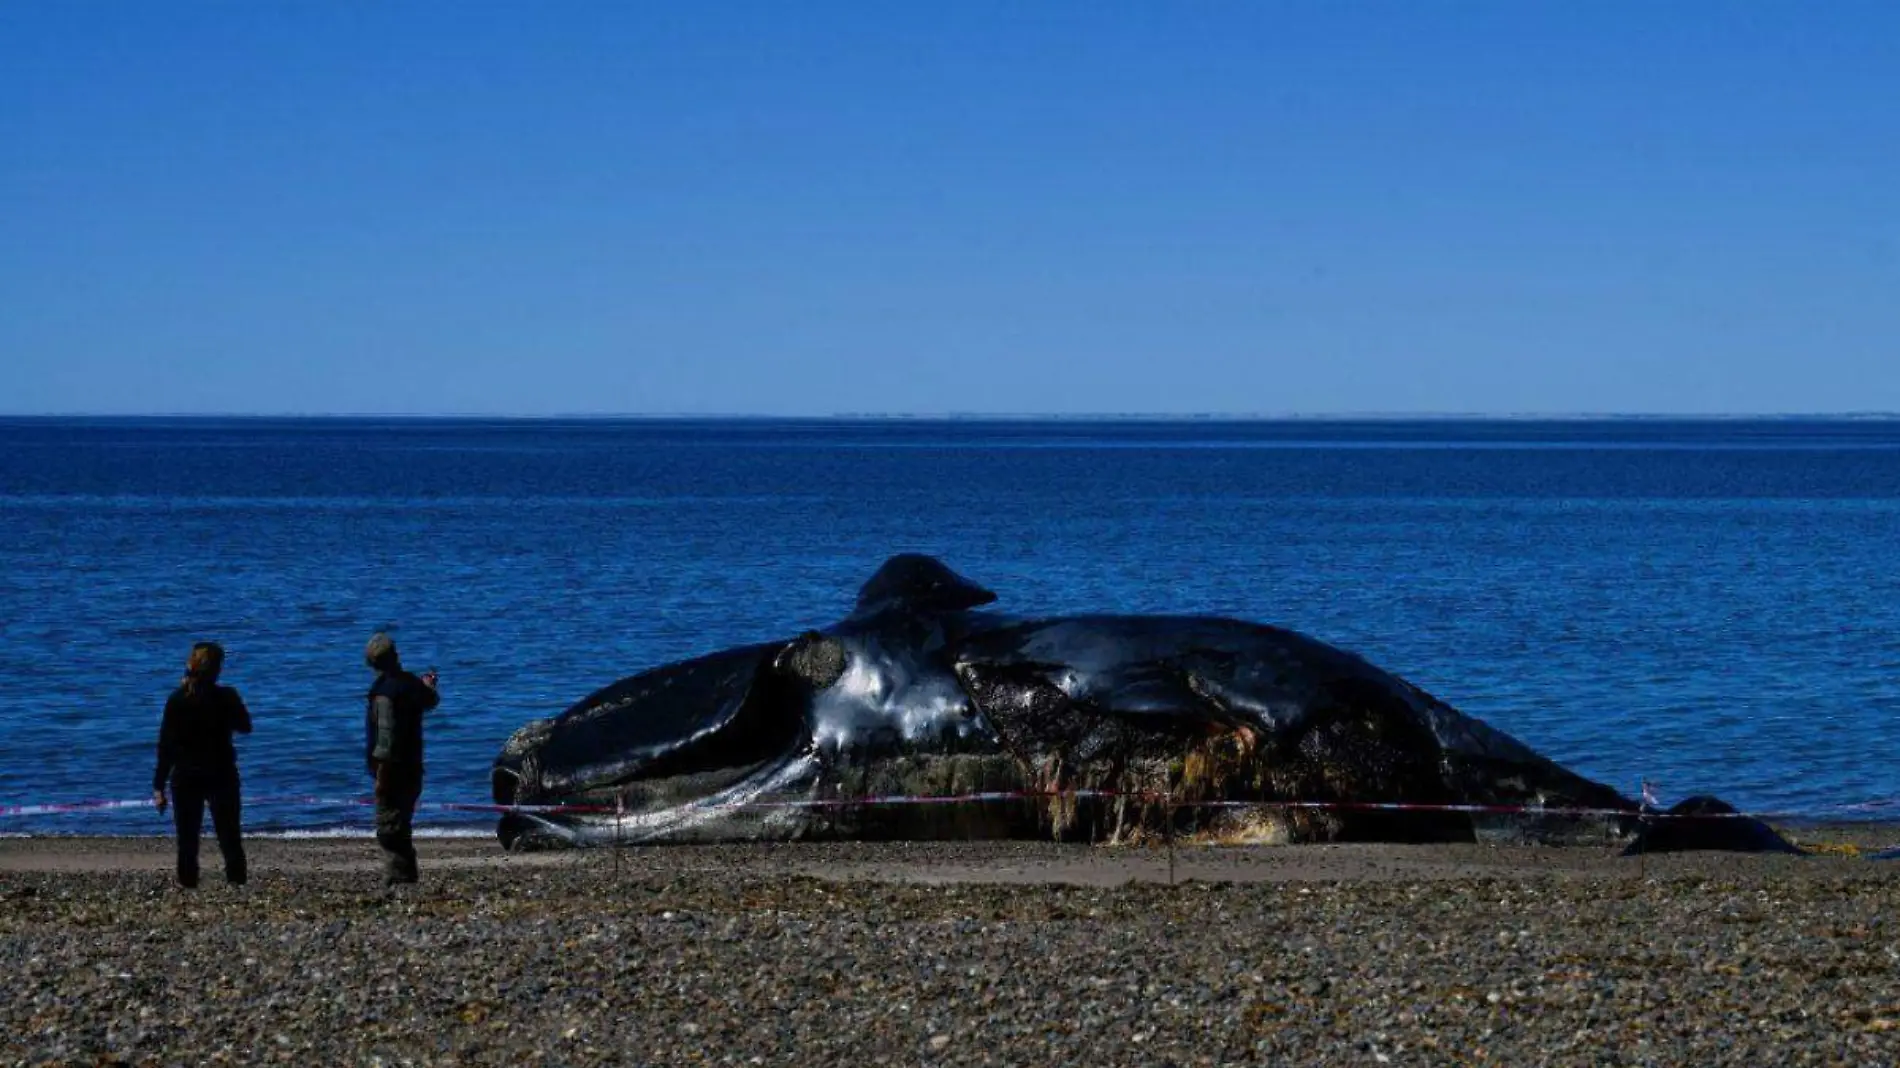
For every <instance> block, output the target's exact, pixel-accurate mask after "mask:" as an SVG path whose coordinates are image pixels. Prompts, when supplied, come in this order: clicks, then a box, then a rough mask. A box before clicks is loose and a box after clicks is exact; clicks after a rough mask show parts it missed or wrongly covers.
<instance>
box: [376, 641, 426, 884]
mask: <svg viewBox="0 0 1900 1068" xmlns="http://www.w3.org/2000/svg"><path fill="white" fill-rule="evenodd" d="M363 657H364V659H365V660H367V661H369V666H370V667H372V668H374V669H375V671H376V681H375V682H373V683H371V684H370V688H369V716H368V720H367V723H366V728H367V737H366V738H365V755H366V756H367V758H368V763H369V773H370V777H371V778H373V779H375V780H376V842H377V844H378V845H380V846H382V847H383V884H384V885H385V886H394V885H395V884H397V883H413V882H415V881H416V847H415V844H414V842H413V841H412V840H411V832H412V830H413V826H414V823H415V818H416V802H417V801H418V800H420V799H421V797H422V717H423V714H424V713H426V712H428V711H429V710H430V709H432V708H434V707H435V705H436V702H437V701H438V700H440V698H439V697H438V696H437V694H436V691H435V682H436V678H435V671H434V670H433V669H431V670H429V671H428V672H425V673H424V674H423V675H422V677H421V678H417V677H416V676H414V675H411V674H410V673H409V672H407V671H404V670H403V669H402V661H401V660H400V659H399V658H398V657H397V655H396V643H395V642H394V641H393V640H391V639H390V637H389V635H387V634H377V635H376V636H375V637H372V638H371V639H370V640H369V647H368V648H367V649H365V650H364V651H363Z"/></svg>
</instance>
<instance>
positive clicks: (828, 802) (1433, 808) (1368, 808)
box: [0, 789, 1900, 819]
mask: <svg viewBox="0 0 1900 1068" xmlns="http://www.w3.org/2000/svg"><path fill="white" fill-rule="evenodd" d="M1058 797H1066V798H1071V799H1075V800H1084V799H1087V800H1107V799H1115V798H1127V799H1133V800H1137V801H1141V802H1143V803H1146V804H1151V805H1163V806H1166V807H1169V808H1201V809H1250V808H1258V809H1267V808H1275V809H1299V810H1307V811H1333V812H1342V811H1350V812H1444V813H1461V814H1466V815H1494V816H1562V817H1639V816H1640V817H1645V818H1648V819H1817V818H1821V817H1823V816H1826V815H1829V814H1837V813H1848V812H1873V811H1878V810H1882V809H1888V808H1894V807H1900V798H1882V799H1879V800H1873V801H1862V802H1857V803H1854V804H1848V805H1838V806H1834V807H1831V808H1825V809H1817V810H1811V811H1806V812H1795V811H1787V812H1723V813H1711V814H1708V815H1697V814H1686V813H1685V814H1674V813H1668V812H1658V811H1654V810H1650V811H1646V812H1644V811H1632V810H1629V809H1618V808H1585V807H1561V806H1543V805H1484V804H1453V803H1436V802H1410V801H1227V800H1206V801H1184V800H1177V799H1174V798H1171V797H1169V796H1168V795H1166V794H1157V793H1152V792H1139V791H1133V792H1131V791H1118V790H1086V789H1085V790H1058V791H1037V790H1000V791H987V792H980V793H968V794H947V795H941V796H930V795H922V796H918V795H907V794H894V795H884V796H873V797H848V798H816V799H790V800H780V801H738V802H731V803H728V804H725V805H719V806H715V807H716V808H720V809H732V810H739V809H831V808H868V807H876V806H889V805H959V804H985V803H990V802H996V801H1031V800H1048V799H1053V798H1058ZM375 803H376V802H375V800H374V799H373V798H368V797H347V798H343V797H317V796H309V795H292V796H278V797H268V796H267V797H255V798H246V799H245V801H244V804H245V806H246V807H257V806H265V805H272V806H283V805H301V806H305V807H309V808H322V807H336V806H353V807H370V806H373V805H375ZM151 804H152V799H151V798H149V797H146V798H140V799H138V800H133V801H119V800H111V801H104V800H102V801H68V802H59V803H47V804H31V805H0V819H10V818H19V817H26V816H53V815H67V814H72V813H81V812H104V811H111V810H115V809H136V808H146V807H149V806H151ZM416 807H417V808H418V809H423V810H429V811H437V812H485V813H492V814H496V815H502V814H508V813H519V814H523V815H578V814H592V815H605V814H612V813H614V812H615V811H616V808H615V806H613V805H500V804H485V803H477V802H466V801H433V802H423V803H421V804H419V805H417V806H416Z"/></svg>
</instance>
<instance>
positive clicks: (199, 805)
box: [172, 775, 205, 889]
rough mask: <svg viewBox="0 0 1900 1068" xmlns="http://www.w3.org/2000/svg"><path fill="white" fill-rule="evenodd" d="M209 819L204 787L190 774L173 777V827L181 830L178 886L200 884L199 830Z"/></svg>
mask: <svg viewBox="0 0 1900 1068" xmlns="http://www.w3.org/2000/svg"><path fill="white" fill-rule="evenodd" d="M204 822H205V795H204V788H203V786H202V785H201V784H200V783H199V782H198V781H197V780H196V779H194V778H193V777H192V776H190V775H174V776H172V826H173V827H174V828H176V829H177V831H178V885H179V886H182V887H185V888H187V889H189V888H191V887H194V886H197V885H198V833H199V831H200V829H201V828H203V827H204Z"/></svg>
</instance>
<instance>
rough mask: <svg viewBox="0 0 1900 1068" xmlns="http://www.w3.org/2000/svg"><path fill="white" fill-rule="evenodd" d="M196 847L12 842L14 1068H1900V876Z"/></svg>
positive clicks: (1453, 860) (1693, 864) (1577, 858)
mask: <svg viewBox="0 0 1900 1068" xmlns="http://www.w3.org/2000/svg"><path fill="white" fill-rule="evenodd" d="M165 848H166V843H164V842H162V841H159V842H152V843H149V844H145V845H127V844H126V843H124V842H118V843H112V844H99V843H90V844H89V843H84V842H71V841H67V842H64V843H62V842H58V841H55V842H52V843H50V844H49V843H48V842H45V841H25V842H21V841H15V842H0V969H4V973H5V975H6V977H7V987H8V991H7V995H6V997H5V999H4V1002H3V1003H0V1064H40V1063H48V1062H50V1063H56V1064H88V1065H90V1064H117V1063H125V1064H146V1063H153V1064H170V1063H241V1064H256V1063H277V1062H287V1063H297V1064H374V1063H383V1064H507V1065H515V1064H576V1065H578V1064H609V1063H612V1064H641V1063H651V1064H705V1063H712V1064H794V1063H795V1064H852V1065H875V1064H891V1065H908V1064H1025V1065H1052V1064H1079V1065H1123V1064H1155V1065H1166V1064H1178V1065H1190V1064H1259V1063H1327V1064H1388V1063H1389V1064H1476V1063H1486V1064H1510V1065H1524V1064H1593V1065H1595V1064H1659V1065H1660V1064H1687V1065H1723V1064H1734V1065H1765V1064H1852V1065H1863V1064H1864V1065H1892V1064H1895V1063H1897V1062H1900V919H1896V918H1894V917H1897V916H1900V864H1888V863H1875V862H1868V861H1864V860H1853V859H1847V858H1842V857H1820V858H1810V859H1795V858H1765V857H1733V856H1699V857H1691V858H1682V857H1669V858H1655V859H1652V860H1650V861H1647V862H1646V863H1644V864H1643V865H1640V866H1639V865H1638V864H1637V863H1636V862H1635V861H1630V860H1617V859H1612V858H1608V857H1605V856H1604V855H1602V854H1601V853H1593V852H1588V851H1580V850H1530V849H1515V850H1513V849H1494V848H1487V847H1430V848H1416V847H1415V848H1409V849H1408V848H1402V847H1340V846H1333V847H1283V848H1279V849H1222V850H1217V851H1210V850H1190V851H1183V852H1182V853H1181V854H1180V857H1179V862H1178V868H1177V873H1178V874H1182V875H1186V876H1189V877H1190V880H1191V881H1186V882H1182V883H1179V884H1177V885H1172V886H1170V885H1168V884H1167V883H1166V882H1165V881H1153V880H1155V879H1165V873H1166V861H1165V854H1161V853H1159V852H1158V851H1140V850H1102V849H1096V850H1089V849H1076V848H1063V847H1054V846H1046V845H1022V844H1016V845H1010V844H983V845H977V844H957V845H930V846H923V845H908V846H906V845H889V846H864V845H860V846H776V847H770V846H760V847H718V848H671V849H652V850H641V851H636V852H630V853H628V854H625V855H624V856H623V857H622V858H621V860H620V864H619V870H618V871H617V872H616V870H615V867H614V865H613V862H612V860H611V858H609V857H608V856H606V855H603V854H598V853H595V854H554V855H538V856H526V857H505V858H503V857H499V856H497V855H496V854H495V853H494V851H493V847H492V846H488V845H486V844H477V843H425V844H424V847H423V852H424V864H425V870H424V883H423V884H422V885H421V886H420V887H417V888H413V889H412V890H409V891H406V892H403V893H399V894H396V895H393V896H386V895H384V894H382V893H381V892H380V891H377V890H375V889H374V888H373V884H374V878H373V871H372V869H371V867H370V863H371V862H370V859H369V857H368V854H369V853H370V852H371V851H372V849H373V847H372V846H371V845H370V843H367V842H362V843H269V842H264V843H258V844H257V845H256V847H255V849H254V852H255V854H256V856H255V863H256V868H257V872H256V875H255V877H254V882H253V884H252V885H251V886H250V887H248V888H246V889H244V890H241V891H233V890H230V889H227V888H225V887H223V886H222V885H220V884H218V883H217V882H216V874H215V872H216V864H215V859H214V858H215V854H214V853H213V854H212V855H208V856H207V857H206V860H207V861H208V862H210V863H208V865H207V871H206V878H207V884H206V887H205V888H203V889H201V890H198V891H196V892H191V893H186V892H181V891H176V890H173V889H171V888H170V887H169V886H167V884H166V881H165V878H164V870H163V869H164V865H165V863H166V854H165V852H164V850H165ZM1211 878H1219V879H1223V880H1230V881H1221V882H1209V881H1204V880H1207V879H1211ZM994 879H1003V880H1005V881H1003V882H996V881H992V880H994ZM1130 880H1133V881H1130Z"/></svg>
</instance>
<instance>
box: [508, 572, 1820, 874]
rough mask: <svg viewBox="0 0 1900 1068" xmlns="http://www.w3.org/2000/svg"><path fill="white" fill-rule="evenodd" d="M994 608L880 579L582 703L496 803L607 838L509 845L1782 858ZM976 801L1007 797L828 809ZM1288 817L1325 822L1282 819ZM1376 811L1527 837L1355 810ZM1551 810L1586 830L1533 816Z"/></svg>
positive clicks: (1276, 660) (1450, 734)
mask: <svg viewBox="0 0 1900 1068" xmlns="http://www.w3.org/2000/svg"><path fill="white" fill-rule="evenodd" d="M994 600H995V594H994V593H992V592H990V591H989V590H987V589H985V588H983V587H982V586H979V585H977V584H976V583H974V582H971V581H970V580H969V579H967V578H964V577H963V576H961V575H958V574H957V573H956V572H954V571H952V570H951V569H949V568H948V567H946V566H945V565H943V564H942V563H941V562H940V561H937V560H936V559H934V558H932V557H927V556H921V555H915V554H906V555H902V556H897V557H893V558H891V560H890V561H888V562H887V563H886V564H885V566H884V567H882V568H880V569H879V571H878V572H877V573H876V574H875V575H873V576H872V578H871V579H870V580H869V581H868V582H866V583H865V585H864V587H863V589H862V590H861V591H860V594H859V597H858V600H857V603H856V605H855V607H854V609H853V611H852V613H851V614H850V615H848V616H847V617H846V618H845V619H843V620H842V621H840V622H839V623H838V624H836V625H834V626H832V627H828V628H825V629H823V630H817V631H808V632H806V633H804V634H801V635H799V636H797V637H795V638H790V639H786V640H782V641H775V642H766V643H760V644H754V645H746V646H739V647H735V648H732V649H728V650H725V651H722V652H716V653H712V654H709V655H706V656H701V657H696V658H693V659H690V660H685V661H680V662H677V663H673V664H667V665H663V666H660V667H656V668H653V669H651V670H648V671H644V672H641V673H640V674H637V675H634V676H631V677H629V678H627V679H623V680H621V681H619V682H616V683H614V684H612V685H610V686H607V687H605V688H603V689H601V690H598V691H596V692H595V693H593V694H590V695H589V696H587V697H586V698H583V699H582V700H581V701H579V702H577V703H576V704H574V705H573V706H572V707H570V708H569V709H568V710H567V711H565V712H563V713H562V714H561V715H559V716H557V717H555V718H553V719H551V720H538V721H535V722H532V723H530V724H528V725H526V726H524V727H523V728H521V729H520V730H519V731H517V732H515V734H514V735H513V736H512V737H511V738H510V739H509V740H508V742H507V744H506V745H505V746H504V747H503V749H502V751H501V753H500V755H499V756H498V757H497V759H496V761H495V768H494V772H493V783H494V796H495V800H496V801H497V802H498V803H501V804H509V805H580V806H592V807H596V808H605V809H614V810H617V811H618V813H619V814H618V815H616V814H614V813H613V812H607V813H602V812H575V813H535V812H518V813H510V814H508V815H505V816H504V817H503V819H502V821H501V824H500V826H499V828H498V831H499V834H500V837H501V839H502V841H503V843H504V844H505V845H508V846H510V847H535V846H549V845H576V844H580V845H584V844H599V843H604V842H608V841H614V842H620V841H634V842H664V841H680V842H684V841H723V840H790V839H803V838H846V839H851V838H859V839H877V838H900V839H901V838H919V839H925V838H1008V837H1055V838H1062V839H1068V840H1077V841H1105V840H1124V839H1129V838H1134V837H1141V836H1146V835H1158V834H1167V833H1173V834H1203V835H1209V836H1214V837H1224V838H1230V839H1236V840H1267V841H1306V840H1326V841H1338V840H1372V841H1470V840H1473V839H1475V838H1487V839H1490V838H1505V839H1514V840H1532V841H1625V840H1628V839H1629V838H1630V837H1631V836H1632V835H1635V834H1638V833H1646V834H1647V839H1646V840H1647V841H1648V842H1649V844H1650V848H1649V849H1648V850H1647V851H1649V852H1660V851H1666V850H1674V849H1696V848H1749V846H1748V845H1746V844H1745V843H1747V842H1761V841H1766V839H1765V838H1763V837H1762V835H1763V834H1764V833H1765V834H1766V835H1768V836H1773V834H1774V832H1773V831H1772V830H1769V829H1768V828H1767V827H1766V826H1765V825H1759V824H1756V825H1755V826H1754V827H1750V826H1748V825H1749V824H1752V823H1754V821H1745V820H1708V819H1703V820H1694V821H1682V822H1681V825H1680V826H1679V827H1676V828H1675V829H1673V830H1672V831H1671V832H1670V833H1669V834H1668V835H1658V834H1657V833H1656V831H1655V822H1654V821H1648V822H1639V820H1638V819H1637V816H1638V815H1639V813H1640V808H1639V806H1638V805H1637V804H1636V803H1635V802H1633V801H1631V800H1629V799H1628V798H1625V797H1624V796H1622V795H1621V794H1619V793H1618V792H1616V791H1615V790H1613V789H1611V788H1610V787H1608V786H1605V785H1603V784H1601V783H1597V782H1593V781H1591V780H1589V779H1587V778H1585V777H1583V776H1580V775H1577V774H1575V773H1574V772H1571V771H1569V770H1568V769H1566V768H1564V767H1562V766H1561V765H1559V764H1557V763H1556V762H1554V761H1551V760H1549V759H1548V758H1546V757H1544V756H1542V755H1540V754H1538V753H1537V752H1536V751H1534V750H1532V749H1531V748H1530V747H1528V746H1526V745H1524V744H1523V743H1522V742H1520V741H1518V740H1517V739H1515V738H1513V737H1511V736H1510V735H1508V734H1505V733H1504V732H1502V731H1499V730H1496V729H1495V728H1492V727H1490V726H1488V725H1486V724H1485V723H1483V722H1482V721H1480V720H1477V719H1475V718H1472V717H1470V716H1466V715H1464V714H1463V713H1460V712H1458V711H1457V710H1456V709H1454V708H1452V707H1451V706H1450V705H1447V704H1445V703H1444V702H1442V701H1440V700H1438V699H1437V698H1435V697H1433V696H1431V695H1430V694H1427V693H1425V692H1424V691H1423V690H1421V689H1419V688H1417V687H1415V686H1413V685H1412V684H1410V683H1408V682H1406V681H1405V680H1404V679H1401V678H1399V677H1398V676H1396V675H1393V674H1391V673H1389V672H1386V671H1384V670H1382V669H1380V668H1378V667H1376V666H1374V665H1372V664H1370V663H1368V662H1367V661H1365V660H1364V659H1362V658H1360V657H1358V656H1356V655H1354V654H1352V653H1349V652H1346V651H1344V650H1341V649H1337V648H1335V647H1333V646H1330V645H1327V644H1326V643H1324V642H1321V641H1318V640H1316V639H1314V638H1311V637H1308V636H1306V635H1304V634H1300V633H1298V632H1296V631H1292V630H1287V629H1284V628H1280V627H1274V626H1268V625H1264V624H1258V623H1250V622H1245V621H1242V620H1234V619H1226V618H1220V617H1205V616H1159V615H1113V614H1100V615H1077V616H1063V617H1053V618H1045V619H1033V618H1031V619H1025V618H1017V617H1012V616H1009V615H1005V614H1001V613H997V612H995V611H992V610H987V609H985V608H984V607H983V606H985V605H988V604H989V603H991V602H992V601H994ZM1078 791H1080V792H1088V793H1091V794H1105V795H1111V796H1084V797H1080V798H1078V796H1077V792H1078ZM973 793H1010V794H1015V795H1021V796H1015V797H1012V798H1009V799H991V800H986V801H982V802H970V803H963V804H954V805H942V804H935V805H897V804H875V805H872V804H861V803H859V804H849V803H841V802H853V801H860V802H861V801H862V800H863V799H866V798H890V797H933V796H962V795H967V794H973ZM1296 801H1297V802H1327V803H1340V804H1342V805H1343V807H1338V808H1327V809H1310V808H1291V809H1289V808H1285V807H1275V803H1278V802H1296ZM1378 802H1403V803H1414V804H1424V805H1467V806H1523V807H1528V808H1530V809H1532V810H1533V811H1531V812H1529V813H1524V814H1497V815H1492V814H1484V813H1476V814H1474V813H1465V812H1444V811H1436V812H1433V811H1422V812H1421V811H1405V812H1392V811H1374V810H1364V809H1356V808H1353V807H1352V806H1354V805H1360V804H1366V803H1378ZM1568 808H1587V809H1593V810H1599V814H1598V815H1592V816H1576V815H1568V814H1559V813H1543V812H1538V811H1535V810H1537V809H1568ZM1718 825H1723V826H1720V827H1719V829H1718ZM1645 828H1647V830H1645ZM1789 848H1792V847H1789Z"/></svg>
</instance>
